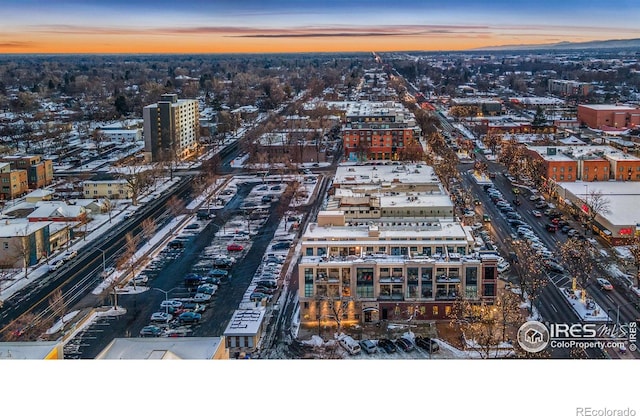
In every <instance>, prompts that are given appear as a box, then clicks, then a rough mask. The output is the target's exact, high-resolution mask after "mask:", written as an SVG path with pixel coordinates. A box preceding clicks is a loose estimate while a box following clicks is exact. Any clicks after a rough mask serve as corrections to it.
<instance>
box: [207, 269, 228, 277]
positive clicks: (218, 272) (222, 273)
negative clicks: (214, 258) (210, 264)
mask: <svg viewBox="0 0 640 416" xmlns="http://www.w3.org/2000/svg"><path fill="white" fill-rule="evenodd" d="M209 276H211V277H217V278H218V279H223V278H225V277H228V276H229V272H228V271H227V270H224V269H211V271H210V272H209Z"/></svg>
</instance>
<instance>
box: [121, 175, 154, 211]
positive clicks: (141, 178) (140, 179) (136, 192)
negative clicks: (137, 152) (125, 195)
mask: <svg viewBox="0 0 640 416" xmlns="http://www.w3.org/2000/svg"><path fill="white" fill-rule="evenodd" d="M119 176H120V177H121V178H123V179H124V180H126V181H127V185H128V186H129V190H130V191H131V204H132V205H134V206H135V205H138V198H139V197H140V195H141V194H142V193H143V192H144V191H145V190H146V189H147V188H148V187H149V184H150V181H151V179H152V178H151V177H150V174H149V172H148V171H147V170H145V167H144V166H142V165H134V166H129V167H127V169H126V170H125V172H124V173H121V174H120V175H119Z"/></svg>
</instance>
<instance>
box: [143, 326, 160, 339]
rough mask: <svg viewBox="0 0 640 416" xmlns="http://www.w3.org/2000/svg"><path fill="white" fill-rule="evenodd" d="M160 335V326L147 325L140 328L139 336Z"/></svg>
mask: <svg viewBox="0 0 640 416" xmlns="http://www.w3.org/2000/svg"><path fill="white" fill-rule="evenodd" d="M160 335H162V328H160V327H158V326H155V325H147V326H145V327H143V328H142V329H141V330H140V336H141V337H159V336H160Z"/></svg>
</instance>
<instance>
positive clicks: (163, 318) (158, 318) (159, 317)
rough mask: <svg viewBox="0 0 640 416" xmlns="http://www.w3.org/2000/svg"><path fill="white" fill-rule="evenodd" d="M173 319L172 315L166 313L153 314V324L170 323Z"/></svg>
mask: <svg viewBox="0 0 640 416" xmlns="http://www.w3.org/2000/svg"><path fill="white" fill-rule="evenodd" d="M172 319H173V316H172V315H171V314H170V313H166V312H154V313H153V314H151V322H163V323H166V322H170V321H171V320H172Z"/></svg>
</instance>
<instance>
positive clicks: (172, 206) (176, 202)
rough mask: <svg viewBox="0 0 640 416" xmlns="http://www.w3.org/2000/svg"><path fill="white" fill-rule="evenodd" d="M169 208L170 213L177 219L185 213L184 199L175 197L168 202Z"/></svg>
mask: <svg viewBox="0 0 640 416" xmlns="http://www.w3.org/2000/svg"><path fill="white" fill-rule="evenodd" d="M167 208H168V209H169V212H171V215H173V216H174V217H177V216H178V215H182V214H183V213H184V210H185V204H184V201H183V200H182V199H180V198H178V197H177V196H175V195H173V196H172V197H171V198H170V199H169V200H168V201H167Z"/></svg>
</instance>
